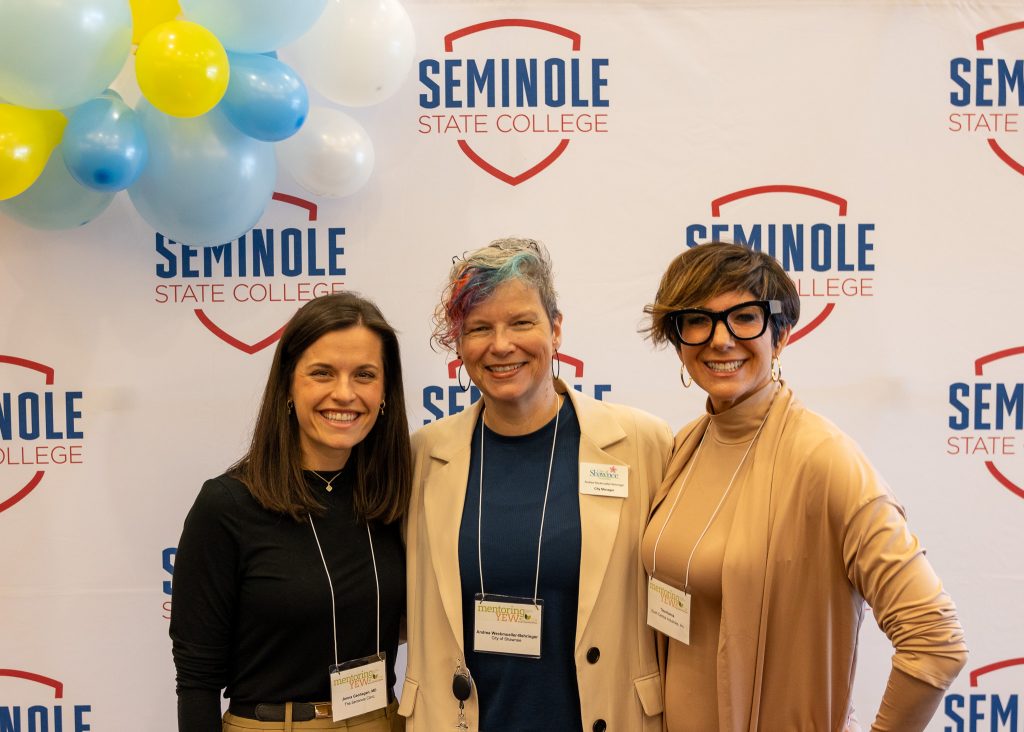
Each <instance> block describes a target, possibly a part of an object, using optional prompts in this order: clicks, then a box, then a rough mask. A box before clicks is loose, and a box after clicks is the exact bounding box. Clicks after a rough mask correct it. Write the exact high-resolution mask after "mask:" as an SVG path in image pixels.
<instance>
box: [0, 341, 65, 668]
mask: <svg viewBox="0 0 1024 732" xmlns="http://www.w3.org/2000/svg"><path fill="white" fill-rule="evenodd" d="M0 363H7V364H11V365H12V366H20V367H21V368H25V369H28V370H29V371H38V372H39V373H41V374H42V375H43V377H44V379H45V383H46V385H47V386H53V380H54V371H53V368H52V367H50V366H46V365H44V364H41V363H37V362H35V361H29V360H28V359H25V358H18V357H17V356H4V355H2V354H0ZM44 475H46V471H45V470H37V471H36V473H35V475H33V476H32V477H31V478H29V481H28V482H27V483H26V484H25V485H23V486H22V487H21V488H19V489H18V490H16V491H15V492H14V493H13V494H12V495H11V496H10V497H8V498H5V499H4V500H2V501H0V513H3V512H4V511H6V510H7V509H9V508H11V507H12V506H14V505H15V504H16V503H18V502H19V501H21V500H22V499H24V498H25V497H26V496H27V495H28V494H29V493H31V492H32V491H33V490H35V488H36V486H38V485H39V482H40V481H41V480H42V479H43V476H44ZM2 675H4V674H3V670H0V676H2Z"/></svg>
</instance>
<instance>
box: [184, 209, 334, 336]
mask: <svg viewBox="0 0 1024 732" xmlns="http://www.w3.org/2000/svg"><path fill="white" fill-rule="evenodd" d="M271 198H272V200H274V201H280V202H281V203H287V204H290V205H292V206H296V207H298V208H301V209H304V210H305V211H306V214H307V217H308V220H309V221H316V218H317V205H316V204H315V203H313V202H312V201H307V200H305V199H303V198H299V197H297V196H291V195H289V194H287V193H279V192H278V191H274V195H273V196H272V197H271ZM192 312H193V313H194V314H195V316H196V318H197V319H198V320H199V322H200V323H202V324H203V327H204V328H206V329H207V330H208V331H210V332H211V333H213V334H214V335H215V336H217V337H218V338H219V339H220V340H222V341H224V342H225V343H227V344H228V345H229V346H231V347H232V348H237V349H238V350H239V351H241V352H242V353H245V354H248V355H249V356H252V355H253V354H255V353H259V352H260V351H262V350H263V349H264V348H266V347H267V346H271V345H273V344H274V343H277V341H278V340H279V339H280V338H281V334H282V333H284V329H285V325H287V323H286V324H285V325H282V326H281V327H280V328H278V329H277V330H276V331H274V332H273V333H271V334H270V335H268V336H267V337H266V338H263V339H261V340H258V341H256V342H255V343H246V342H245V341H243V340H241V339H239V338H236V337H235V336H233V335H231V333H229V332H228V331H227V330H225V329H224V328H222V327H221V326H219V325H217V324H216V323H215V322H213V318H211V317H210V316H209V315H208V314H207V313H206V311H204V310H203V308H196V309H195V310H193V311H192Z"/></svg>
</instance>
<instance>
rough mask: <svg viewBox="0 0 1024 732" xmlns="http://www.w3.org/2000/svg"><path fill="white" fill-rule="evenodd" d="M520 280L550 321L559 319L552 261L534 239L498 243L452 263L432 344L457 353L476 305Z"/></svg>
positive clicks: (503, 240) (514, 239)
mask: <svg viewBox="0 0 1024 732" xmlns="http://www.w3.org/2000/svg"><path fill="white" fill-rule="evenodd" d="M513 279H516V280H519V281H521V282H522V283H523V284H525V285H527V286H529V287H532V288H534V289H535V290H537V294H539V295H540V301H541V304H543V306H544V310H545V311H546V312H547V315H548V320H549V321H550V322H552V323H553V322H554V320H555V318H556V317H558V315H559V314H560V313H559V310H558V296H557V294H556V293H555V283H554V277H553V275H552V270H551V257H550V256H548V251H547V249H545V248H544V245H543V244H541V243H540V242H539V241H536V240H534V239H516V238H507V239H496V240H494V241H492V242H491V243H490V244H488V245H487V246H485V247H483V248H481V249H477V250H475V251H472V252H467V253H466V254H464V255H462V256H461V257H455V258H453V260H452V268H451V270H450V271H449V272H448V284H447V285H446V286H445V288H444V292H443V293H442V294H441V302H440V304H438V306H437V308H436V309H435V310H434V334H433V336H432V338H431V340H432V341H433V342H434V343H435V344H437V346H439V347H440V348H441V349H443V350H448V351H452V350H455V344H456V343H457V342H458V340H459V338H460V337H461V336H462V326H463V324H464V323H465V322H466V317H467V316H468V315H469V313H470V312H471V311H472V310H473V308H475V307H476V306H477V305H479V304H480V303H482V302H483V301H484V300H486V299H487V298H489V297H490V296H491V295H492V294H494V290H495V289H496V288H497V287H498V286H499V285H501V284H503V283H505V282H508V281H509V280H513Z"/></svg>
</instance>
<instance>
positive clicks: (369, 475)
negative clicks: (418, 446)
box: [170, 293, 411, 732]
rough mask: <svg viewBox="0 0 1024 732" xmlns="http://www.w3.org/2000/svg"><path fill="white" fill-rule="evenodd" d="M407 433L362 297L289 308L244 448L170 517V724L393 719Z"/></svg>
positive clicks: (315, 725)
mask: <svg viewBox="0 0 1024 732" xmlns="http://www.w3.org/2000/svg"><path fill="white" fill-rule="evenodd" d="M408 434H409V433H408V424H407V421H406V413H405V399H404V395H403V388H402V367H401V362H400V360H399V350H398V340H397V338H396V336H395V332H394V330H393V329H392V328H391V326H390V325H388V323H387V321H386V320H385V319H384V317H383V315H381V313H380V311H379V310H378V309H377V307H376V306H375V305H373V304H372V303H371V302H369V301H367V300H364V299H363V298H360V297H358V296H357V295H354V294H349V293H343V294H337V295H329V296H326V297H321V298H317V299H315V300H312V301H311V302H309V303H307V304H306V305H304V306H303V307H302V308H300V309H299V310H298V312H297V313H296V314H295V315H294V317H293V318H292V319H291V320H290V321H289V323H288V325H287V327H286V328H285V330H284V333H283V335H282V336H281V340H280V342H279V343H278V345H277V350H276V351H275V352H274V359H273V363H272V365H271V369H270V375H269V377H268V379H267V385H266V389H265V390H264V394H263V401H262V404H261V405H260V410H259V414H258V416H257V419H256V426H255V429H254V432H253V438H252V444H251V446H250V448H249V450H248V452H247V454H246V455H245V457H243V458H242V459H241V460H240V461H239V462H238V463H236V464H235V465H234V466H232V467H231V468H230V469H229V470H228V471H227V473H225V474H224V475H222V476H220V477H218V478H214V479H212V480H208V481H207V482H206V483H205V484H204V485H203V488H202V490H201V491H200V493H199V496H198V498H197V499H196V502H195V505H194V506H193V507H192V510H191V511H190V512H189V514H188V517H187V518H186V520H185V527H184V530H183V533H182V536H181V541H180V543H179V545H178V553H177V556H176V561H175V571H174V588H173V608H174V609H173V612H172V615H171V626H170V632H171V638H172V641H173V652H174V661H175V666H176V668H177V688H178V729H179V730H180V731H181V732H222V730H223V732H241V731H242V730H257V729H258V730H284V731H289V730H292V729H295V730H299V729H356V730H359V731H360V732H393V731H394V730H400V729H401V728H402V720H401V718H400V717H399V716H398V715H397V714H396V706H397V705H396V704H395V703H394V700H393V694H392V692H391V689H392V688H393V686H394V683H395V671H394V664H395V656H396V652H397V647H398V635H399V626H400V623H401V619H402V617H403V615H404V609H405V581H404V578H405V556H404V547H403V544H402V539H401V535H400V528H399V527H400V521H401V519H402V518H403V516H404V514H405V511H406V507H407V505H408V497H409V492H410V477H411V470H410V460H409V436H408ZM349 679H356V680H358V681H359V683H358V685H357V686H356V687H355V690H354V691H350V692H348V693H346V692H345V690H346V689H348V688H350V687H352V686H353V684H352V683H350V682H349V681H348V680H349ZM338 689H341V692H340V693H339V692H338V691H337V690H338ZM221 690H225V691H224V694H225V696H226V697H228V698H229V699H230V706H229V710H228V712H227V713H226V714H225V715H224V716H223V718H222V717H221V713H220V699H219V697H220V692H221ZM366 691H369V692H370V693H369V694H366V693H364V692H366ZM332 692H334V693H335V695H334V697H333V698H332ZM332 701H333V706H332V703H331V702H332ZM334 720H339V721H334Z"/></svg>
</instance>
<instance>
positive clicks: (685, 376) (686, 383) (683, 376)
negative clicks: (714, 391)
mask: <svg viewBox="0 0 1024 732" xmlns="http://www.w3.org/2000/svg"><path fill="white" fill-rule="evenodd" d="M679 380H680V381H681V382H683V388H684V389H689V388H690V384H692V383H693V377H692V376H690V374H689V372H687V370H686V366H685V365H683V366H680V367H679Z"/></svg>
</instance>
